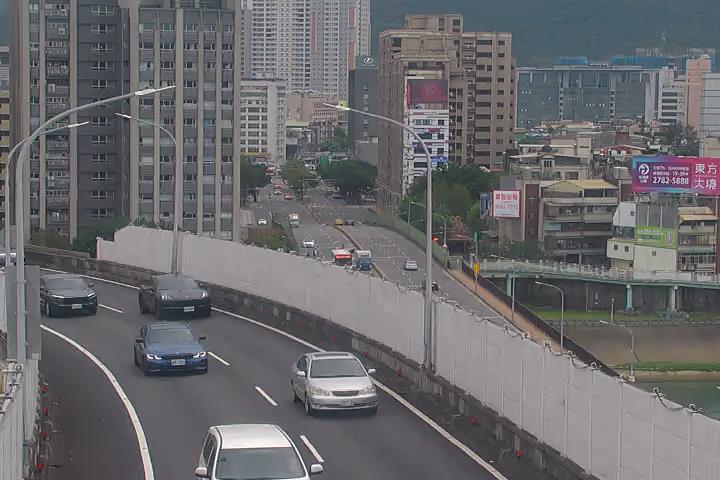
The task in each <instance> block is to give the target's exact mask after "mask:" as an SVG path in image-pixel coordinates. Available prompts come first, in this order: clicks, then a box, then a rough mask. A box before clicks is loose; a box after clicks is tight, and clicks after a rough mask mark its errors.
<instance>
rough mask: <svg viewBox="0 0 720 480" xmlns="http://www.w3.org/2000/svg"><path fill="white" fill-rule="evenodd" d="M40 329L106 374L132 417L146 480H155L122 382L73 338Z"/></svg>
mask: <svg viewBox="0 0 720 480" xmlns="http://www.w3.org/2000/svg"><path fill="white" fill-rule="evenodd" d="M40 328H42V329H43V330H45V331H46V332H48V333H51V334H53V335H55V336H56V337H58V338H60V339H61V340H64V341H65V342H67V343H68V344H70V345H71V346H73V347H75V348H76V349H77V350H78V351H79V352H80V353H82V354H83V355H85V356H86V357H87V358H89V359H90V360H91V361H92V362H93V363H94V364H95V365H96V366H97V367H98V368H99V369H100V371H102V372H103V373H104V374H105V377H107V379H108V381H109V382H110V384H111V385H112V386H113V388H114V389H115V392H116V393H117V395H118V397H120V401H121V402H122V403H123V405H124V406H125V410H127V413H128V416H129V417H130V422H131V423H132V425H133V428H134V429H135V437H136V438H137V442H138V448H139V449H140V458H141V460H142V464H143V470H144V472H145V480H154V479H155V473H154V472H153V466H152V459H151V458H150V450H149V449H148V444H147V439H146V438H145V431H144V430H143V427H142V423H140V418H139V417H138V415H137V412H136V411H135V407H134V406H133V404H132V402H131V401H130V399H129V398H128V396H127V394H126V393H125V390H123V388H122V386H121V385H120V382H118V380H117V378H115V375H113V373H112V372H111V371H110V369H109V368H108V367H106V366H105V364H103V363H102V362H101V361H100V360H99V359H98V358H97V357H96V356H95V355H93V354H92V353H90V352H89V351H88V350H87V349H85V347H83V346H82V345H80V344H79V343H77V342H76V341H75V340H73V339H72V338H70V337H67V336H65V335H63V334H62V333H60V332H58V331H55V330H53V329H52V328H50V327H46V326H45V325H41V326H40Z"/></svg>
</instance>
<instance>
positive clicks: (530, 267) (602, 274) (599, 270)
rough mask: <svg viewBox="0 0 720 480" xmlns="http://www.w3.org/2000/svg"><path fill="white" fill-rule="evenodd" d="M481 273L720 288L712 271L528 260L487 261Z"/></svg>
mask: <svg viewBox="0 0 720 480" xmlns="http://www.w3.org/2000/svg"><path fill="white" fill-rule="evenodd" d="M480 272H481V273H480V274H481V275H483V274H487V273H502V274H503V275H507V274H515V275H535V274H540V275H543V274H544V275H554V276H560V277H569V278H583V279H588V280H596V281H606V282H613V281H615V282H624V283H643V284H648V283H657V284H663V285H667V284H684V285H691V286H696V287H698V288H703V287H706V288H720V275H718V274H714V273H698V272H675V271H650V270H634V269H615V268H604V267H596V266H592V265H578V264H574V263H561V262H531V261H529V260H524V261H513V260H488V259H483V260H482V262H481V264H480Z"/></svg>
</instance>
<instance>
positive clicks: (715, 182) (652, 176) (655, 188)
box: [632, 156, 720, 196]
mask: <svg viewBox="0 0 720 480" xmlns="http://www.w3.org/2000/svg"><path fill="white" fill-rule="evenodd" d="M632 186H633V192H663V193H696V194H699V195H710V196H716V195H718V194H720V188H719V187H720V158H701V157H671V156H656V157H649V156H639V157H635V158H633V169H632Z"/></svg>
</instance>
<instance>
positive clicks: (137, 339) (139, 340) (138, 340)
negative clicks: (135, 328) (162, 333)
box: [135, 338, 143, 343]
mask: <svg viewBox="0 0 720 480" xmlns="http://www.w3.org/2000/svg"><path fill="white" fill-rule="evenodd" d="M135 343H143V339H142V338H136V339H135Z"/></svg>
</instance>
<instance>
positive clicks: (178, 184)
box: [115, 113, 182, 275]
mask: <svg viewBox="0 0 720 480" xmlns="http://www.w3.org/2000/svg"><path fill="white" fill-rule="evenodd" d="M115 115H117V116H118V117H121V118H124V119H126V120H134V121H136V122H138V123H142V124H144V125H150V126H152V127H154V128H157V129H158V130H160V131H161V132H163V133H164V134H165V135H167V136H168V137H170V140H172V142H173V146H174V147H175V154H174V155H173V157H174V158H175V188H174V190H175V194H174V195H173V197H174V201H173V242H172V257H171V260H170V273H172V274H174V275H177V273H178V241H179V238H178V231H179V226H178V224H179V223H180V217H182V209H181V206H182V199H181V198H180V190H181V189H182V162H181V161H180V159H179V158H178V155H177V141H176V140H175V136H174V135H173V134H172V133H171V132H170V130H168V129H167V128H165V127H163V126H162V125H160V124H159V123H156V122H151V121H150V120H145V119H143V118H136V117H132V116H130V115H126V114H124V113H115Z"/></svg>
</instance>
